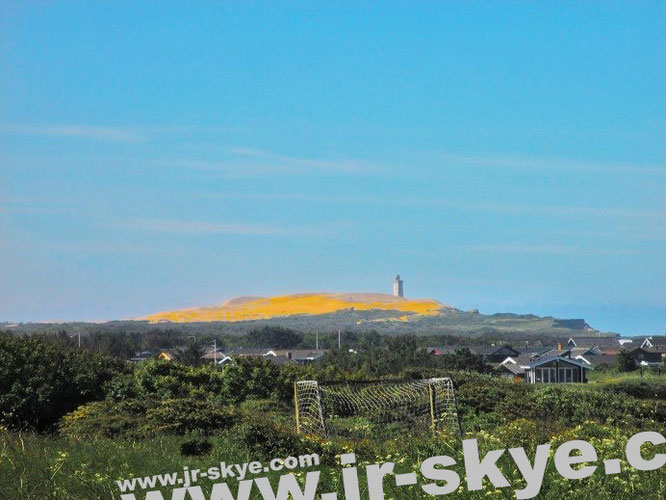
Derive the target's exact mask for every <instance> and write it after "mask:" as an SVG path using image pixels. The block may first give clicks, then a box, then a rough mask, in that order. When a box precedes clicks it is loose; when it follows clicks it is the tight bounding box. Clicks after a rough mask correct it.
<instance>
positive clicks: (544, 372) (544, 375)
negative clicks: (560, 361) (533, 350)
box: [536, 368, 557, 384]
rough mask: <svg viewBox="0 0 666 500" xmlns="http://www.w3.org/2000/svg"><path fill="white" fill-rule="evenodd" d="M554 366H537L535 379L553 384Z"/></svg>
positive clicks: (555, 380)
mask: <svg viewBox="0 0 666 500" xmlns="http://www.w3.org/2000/svg"><path fill="white" fill-rule="evenodd" d="M556 376H557V374H556V372H555V368H537V369H536V381H537V383H543V384H554V383H555V382H557V378H556Z"/></svg>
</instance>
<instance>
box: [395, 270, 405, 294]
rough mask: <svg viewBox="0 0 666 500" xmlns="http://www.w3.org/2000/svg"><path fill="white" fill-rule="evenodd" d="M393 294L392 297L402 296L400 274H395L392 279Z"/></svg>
mask: <svg viewBox="0 0 666 500" xmlns="http://www.w3.org/2000/svg"><path fill="white" fill-rule="evenodd" d="M393 296H394V297H402V296H403V295H402V280H401V279H400V275H399V274H398V275H396V277H395V279H394V280H393Z"/></svg>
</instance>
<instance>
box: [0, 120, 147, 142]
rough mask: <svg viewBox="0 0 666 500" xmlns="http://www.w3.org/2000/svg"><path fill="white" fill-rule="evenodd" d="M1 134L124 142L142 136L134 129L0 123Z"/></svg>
mask: <svg viewBox="0 0 666 500" xmlns="http://www.w3.org/2000/svg"><path fill="white" fill-rule="evenodd" d="M0 133H1V134H13V135H30V136H40V137H69V138H78V139H86V140H94V141H104V142H118V143H124V144H130V143H137V142H140V141H142V140H143V139H144V138H143V136H142V135H141V134H140V133H138V132H137V131H136V130H134V129H130V128H124V127H100V126H91V125H39V126H32V125H8V124H4V125H0Z"/></svg>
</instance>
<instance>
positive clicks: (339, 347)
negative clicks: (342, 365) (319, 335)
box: [338, 328, 341, 350]
mask: <svg viewBox="0 0 666 500" xmlns="http://www.w3.org/2000/svg"><path fill="white" fill-rule="evenodd" d="M340 349H341V346H340V329H339V328H338V350H340Z"/></svg>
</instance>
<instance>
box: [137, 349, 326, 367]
mask: <svg viewBox="0 0 666 500" xmlns="http://www.w3.org/2000/svg"><path fill="white" fill-rule="evenodd" d="M177 352H178V350H177V349H161V350H158V351H143V352H138V353H136V355H135V356H134V357H132V358H131V361H136V362H139V361H146V360H148V359H164V360H167V361H170V360H172V359H175V358H176V356H177ZM325 352H326V351H324V350H321V349H275V348H271V347H253V348H244V347H235V348H230V349H222V348H217V349H213V348H209V349H208V350H207V351H206V352H205V353H204V354H203V356H201V359H202V360H205V361H210V362H215V361H217V363H218V364H224V363H226V362H228V361H229V360H230V359H231V356H245V357H256V358H258V357H262V358H266V359H268V360H270V361H272V362H274V363H277V364H287V363H301V364H305V363H311V362H313V361H315V360H317V359H319V358H320V357H322V356H323V355H324V353H325Z"/></svg>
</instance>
